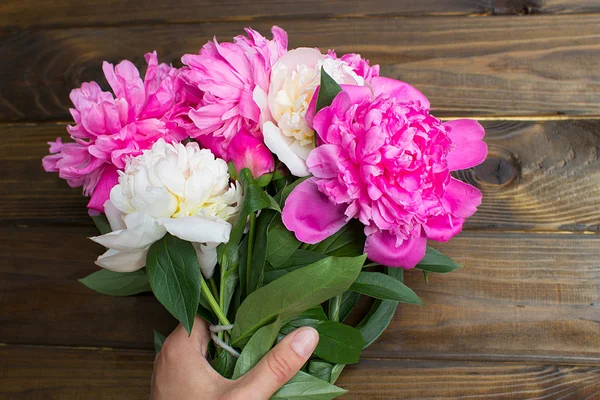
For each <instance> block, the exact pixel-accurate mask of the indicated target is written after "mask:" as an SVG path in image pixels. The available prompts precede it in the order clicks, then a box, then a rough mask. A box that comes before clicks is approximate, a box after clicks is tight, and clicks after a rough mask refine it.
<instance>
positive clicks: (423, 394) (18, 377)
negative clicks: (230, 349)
mask: <svg viewBox="0 0 600 400" xmlns="http://www.w3.org/2000/svg"><path fill="white" fill-rule="evenodd" d="M153 357H154V355H153V353H152V352H143V351H127V350H92V349H69V348H51V347H22V346H3V347H0V383H1V384H0V396H1V397H3V398H6V399H11V400H16V399H30V400H37V399H44V400H46V399H87V398H89V394H90V393H93V394H94V398H97V399H107V400H109V399H124V398H126V399H132V400H134V399H147V398H148V396H149V394H150V384H149V382H150V376H151V373H152V360H153ZM32 360H35V362H32ZM338 385H340V386H341V387H343V388H345V389H348V390H349V393H348V394H347V395H346V396H344V398H345V399H390V398H394V399H422V398H428V399H431V398H452V399H467V398H469V399H470V398H473V397H482V398H494V399H524V398H528V399H532V398H544V399H559V398H560V399H583V398H586V399H594V398H596V397H595V396H598V395H600V368H599V367H598V366H568V365H539V364H510V363H472V362H452V361H451V362H439V361H426V360H362V361H361V362H360V363H359V364H358V365H353V366H349V367H346V369H345V370H344V372H343V373H342V376H341V377H340V379H339V381H338Z"/></svg>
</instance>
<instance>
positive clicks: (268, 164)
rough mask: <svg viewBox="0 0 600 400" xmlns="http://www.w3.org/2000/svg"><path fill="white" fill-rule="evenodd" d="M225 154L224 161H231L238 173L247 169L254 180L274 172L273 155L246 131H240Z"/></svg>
mask: <svg viewBox="0 0 600 400" xmlns="http://www.w3.org/2000/svg"><path fill="white" fill-rule="evenodd" d="M227 152H228V159H226V161H229V160H231V161H233V164H234V165H235V168H236V169H237V170H238V171H241V170H242V169H244V168H249V169H250V171H251V172H252V175H253V176H254V177H255V178H258V177H260V176H262V175H264V174H269V173H271V172H273V171H274V170H275V160H274V159H273V154H272V153H271V152H270V151H269V149H267V147H266V146H265V144H264V143H263V142H262V141H261V140H259V139H257V138H255V137H254V136H252V135H251V134H250V132H248V131H247V130H246V129H242V130H241V131H239V132H238V133H237V134H236V135H235V136H234V137H233V139H231V142H230V143H229V146H228V148H227Z"/></svg>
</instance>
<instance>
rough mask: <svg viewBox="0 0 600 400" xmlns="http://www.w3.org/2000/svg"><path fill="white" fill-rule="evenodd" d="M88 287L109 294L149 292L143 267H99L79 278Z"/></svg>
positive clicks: (120, 294)
mask: <svg viewBox="0 0 600 400" xmlns="http://www.w3.org/2000/svg"><path fill="white" fill-rule="evenodd" d="M79 282H81V283H83V284H84V285H85V286H87V287H88V288H90V289H92V290H95V291H96V292H98V293H102V294H106V295H109V296H131V295H134V294H138V293H144V292H150V291H152V289H151V288H150V283H149V282H148V276H147V275H146V270H145V269H143V268H142V269H140V270H137V271H133V272H114V271H111V270H108V269H101V270H100V271H96V272H94V273H92V274H90V275H88V276H86V277H85V278H81V279H79Z"/></svg>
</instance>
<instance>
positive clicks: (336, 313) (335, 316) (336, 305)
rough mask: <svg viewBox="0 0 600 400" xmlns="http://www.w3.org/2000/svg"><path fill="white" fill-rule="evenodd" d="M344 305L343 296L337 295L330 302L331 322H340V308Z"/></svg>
mask: <svg viewBox="0 0 600 400" xmlns="http://www.w3.org/2000/svg"><path fill="white" fill-rule="evenodd" d="M341 305H342V295H337V296H335V297H334V298H332V299H330V300H329V320H331V321H335V322H339V321H340V306H341Z"/></svg>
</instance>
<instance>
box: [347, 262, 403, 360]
mask: <svg viewBox="0 0 600 400" xmlns="http://www.w3.org/2000/svg"><path fill="white" fill-rule="evenodd" d="M387 273H388V275H390V277H391V278H394V279H397V280H398V281H399V282H402V281H403V271H402V269H401V268H387ZM397 307H398V302H397V301H393V300H375V302H374V303H373V305H372V306H371V310H370V311H369V313H368V314H367V315H366V316H365V317H364V318H363V320H362V321H360V322H359V324H358V325H357V326H356V328H357V329H358V330H359V331H360V333H361V334H362V336H363V339H364V341H365V345H364V347H363V349H366V348H367V347H369V346H370V345H371V344H372V343H373V342H374V341H375V340H377V338H378V337H379V336H380V335H381V334H382V333H383V332H384V331H385V330H386V328H387V327H388V325H389V324H390V322H391V320H392V317H393V316H394V314H395V312H396V308H397Z"/></svg>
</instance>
